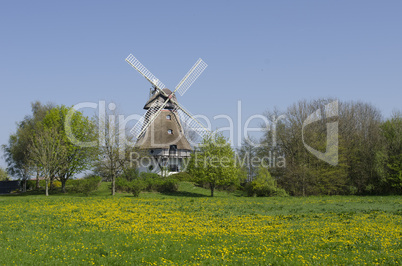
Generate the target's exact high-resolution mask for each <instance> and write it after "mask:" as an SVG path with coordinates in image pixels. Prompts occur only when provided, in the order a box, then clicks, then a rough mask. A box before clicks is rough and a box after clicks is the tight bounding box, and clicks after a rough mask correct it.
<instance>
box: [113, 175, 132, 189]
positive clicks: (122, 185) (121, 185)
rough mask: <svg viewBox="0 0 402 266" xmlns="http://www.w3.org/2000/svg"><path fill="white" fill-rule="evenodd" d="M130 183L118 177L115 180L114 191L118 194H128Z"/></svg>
mask: <svg viewBox="0 0 402 266" xmlns="http://www.w3.org/2000/svg"><path fill="white" fill-rule="evenodd" d="M130 185H131V184H130V182H129V181H128V180H127V179H125V178H123V177H118V178H116V191H118V192H130Z"/></svg>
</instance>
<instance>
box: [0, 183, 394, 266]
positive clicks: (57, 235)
mask: <svg viewBox="0 0 402 266" xmlns="http://www.w3.org/2000/svg"><path fill="white" fill-rule="evenodd" d="M107 187H108V184H105V183H104V184H102V187H101V189H100V190H99V191H97V192H96V193H94V194H93V195H92V196H90V197H85V196H83V195H80V194H68V195H63V194H60V193H55V194H51V195H50V196H49V197H45V196H43V195H41V194H40V195H33V194H35V193H31V194H28V195H18V196H17V195H13V196H10V195H9V196H0V211H1V218H0V254H1V256H0V264H1V265H3V264H4V265H11V264H17V265H35V264H49V265H58V264H69V265H77V264H78V265H88V264H95V265H121V264H129V265H153V264H155V265H160V264H167V265H222V264H226V265H243V264H260V265H269V264H274V265H278V264H279V265H289V264H292V265H295V264H296V265H298V264H309V265H310V264H317V265H326V264H337V265H340V264H341V265H343V264H364V263H368V264H376V263H378V264H381V265H384V264H391V265H392V264H401V263H402V241H401V239H402V197H397V196H394V197H391V196H390V197H353V196H333V197H306V198H295V197H286V198H247V197H240V195H239V194H236V193H235V194H230V193H226V192H217V193H216V197H214V198H210V197H209V196H208V195H209V193H210V192H209V190H205V189H202V188H198V187H195V186H193V185H192V184H191V183H186V182H183V183H181V184H180V190H179V192H177V193H174V194H160V193H142V194H141V195H140V197H139V198H134V197H132V196H131V195H130V194H117V195H116V196H115V197H112V196H110V192H109V191H108V190H107Z"/></svg>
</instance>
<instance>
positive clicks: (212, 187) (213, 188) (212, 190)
mask: <svg viewBox="0 0 402 266" xmlns="http://www.w3.org/2000/svg"><path fill="white" fill-rule="evenodd" d="M209 186H210V187H211V197H213V196H214V190H215V184H209Z"/></svg>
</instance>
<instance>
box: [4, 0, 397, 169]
mask: <svg viewBox="0 0 402 266" xmlns="http://www.w3.org/2000/svg"><path fill="white" fill-rule="evenodd" d="M401 14H402V2H401V1H368V0H354V1H350V0H342V1H321V0H317V1H308V0H305V1H279V0H278V1H247V2H246V1H197V2H193V1H2V2H1V4H0V38H1V41H0V89H1V100H2V101H1V105H0V111H1V129H0V144H5V143H6V142H7V140H8V136H9V134H10V133H13V132H14V131H15V129H16V122H18V121H21V120H22V119H23V117H24V116H25V115H28V114H30V112H31V110H30V103H31V102H33V101H35V100H40V101H41V102H43V103H46V102H53V103H55V104H65V105H74V104H77V103H79V102H84V101H92V102H98V101H99V100H106V101H107V102H110V101H114V102H115V103H116V104H117V105H119V106H120V110H121V111H122V112H123V113H124V114H127V115H129V114H134V113H136V114H142V113H143V110H142V106H143V104H144V102H145V101H146V99H147V93H148V88H149V84H148V83H147V81H146V80H145V79H143V78H142V77H141V76H140V75H139V74H138V73H137V72H136V71H135V70H134V69H132V68H131V67H130V66H129V65H128V64H127V63H126V62H125V61H124V59H125V57H126V56H127V55H128V54H129V53H133V54H134V55H135V56H136V57H137V58H138V59H139V60H140V61H141V62H142V63H143V64H144V65H145V66H146V67H147V68H148V69H149V70H151V72H152V73H153V74H154V75H156V76H157V77H158V78H159V79H160V80H161V81H163V83H165V85H167V86H168V87H170V88H172V87H174V86H175V85H176V84H177V82H178V81H179V80H180V79H181V78H182V77H183V75H184V74H185V73H186V72H187V71H188V69H189V68H190V67H191V66H192V65H193V64H194V62H195V61H196V60H197V59H198V58H199V57H201V58H202V59H204V61H205V62H207V64H208V65H209V66H208V68H207V69H206V70H205V72H204V73H203V74H202V76H201V77H200V78H199V79H198V80H197V81H196V83H194V85H193V87H192V88H190V90H189V91H188V92H187V93H186V94H185V95H184V96H183V97H180V98H179V102H180V103H182V104H183V105H184V106H186V107H187V108H188V109H189V110H190V111H191V112H193V113H201V114H205V115H207V116H208V117H210V118H211V119H212V117H213V116H215V115H218V114H227V115H229V116H232V117H233V119H235V117H236V115H237V101H238V100H241V101H242V108H243V116H244V117H245V118H247V117H248V116H250V115H252V114H261V113H263V112H264V111H265V110H267V109H273V108H274V107H275V106H277V107H279V109H285V108H286V107H287V106H289V105H290V104H292V103H294V102H296V101H298V100H301V99H314V98H319V97H338V98H340V99H341V100H361V101H365V102H370V103H372V104H373V105H375V106H376V107H378V108H379V109H380V110H381V111H382V113H383V114H384V116H385V117H387V116H389V115H390V114H391V111H392V110H393V109H399V110H400V109H401V100H402V97H401V96H402V16H401ZM0 166H3V167H4V166H5V163H4V160H3V159H1V160H0Z"/></svg>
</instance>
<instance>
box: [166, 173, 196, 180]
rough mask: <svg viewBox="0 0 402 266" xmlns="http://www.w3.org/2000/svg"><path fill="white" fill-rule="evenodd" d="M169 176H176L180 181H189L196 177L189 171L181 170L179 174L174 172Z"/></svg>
mask: <svg viewBox="0 0 402 266" xmlns="http://www.w3.org/2000/svg"><path fill="white" fill-rule="evenodd" d="M169 178H174V179H177V180H179V181H188V182H193V181H194V180H195V179H194V177H192V176H191V175H190V174H189V173H186V172H179V173H177V174H172V175H170V176H169Z"/></svg>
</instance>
